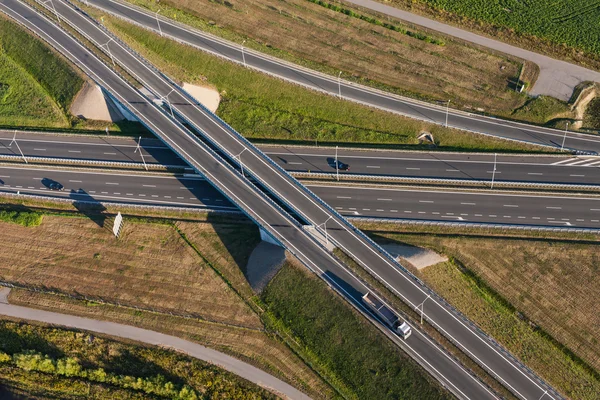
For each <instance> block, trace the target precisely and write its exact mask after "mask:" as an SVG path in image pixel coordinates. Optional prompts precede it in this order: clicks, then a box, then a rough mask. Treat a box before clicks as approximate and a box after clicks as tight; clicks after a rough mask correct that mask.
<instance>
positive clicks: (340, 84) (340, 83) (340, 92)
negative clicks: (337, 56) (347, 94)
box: [338, 71, 342, 99]
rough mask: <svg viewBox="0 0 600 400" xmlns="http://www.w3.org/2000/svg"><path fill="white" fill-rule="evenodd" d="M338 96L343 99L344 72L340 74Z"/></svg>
mask: <svg viewBox="0 0 600 400" xmlns="http://www.w3.org/2000/svg"><path fill="white" fill-rule="evenodd" d="M338 96H339V98H340V99H341V98H342V71H340V73H339V74H338Z"/></svg>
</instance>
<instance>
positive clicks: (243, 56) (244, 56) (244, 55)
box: [242, 39, 247, 68]
mask: <svg viewBox="0 0 600 400" xmlns="http://www.w3.org/2000/svg"><path fill="white" fill-rule="evenodd" d="M244 43H246V40H245V39H244V41H243V42H242V61H243V62H244V68H245V67H247V65H246V54H244Z"/></svg>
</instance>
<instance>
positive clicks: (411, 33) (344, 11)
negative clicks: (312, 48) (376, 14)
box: [308, 0, 446, 46]
mask: <svg viewBox="0 0 600 400" xmlns="http://www.w3.org/2000/svg"><path fill="white" fill-rule="evenodd" d="M308 1H310V2H311V3H314V4H318V5H320V6H321V7H325V8H328V9H330V10H333V11H337V12H339V13H342V14H346V15H347V16H349V17H353V18H358V19H361V20H363V21H366V22H368V23H370V24H373V25H378V26H382V27H384V28H386V29H389V30H392V31H395V32H400V33H402V34H404V35H407V36H410V37H412V38H415V39H419V40H423V41H425V42H427V43H431V44H436V45H438V46H445V45H446V43H445V42H444V41H443V40H441V39H437V38H434V37H431V36H428V35H425V34H424V33H419V32H414V31H411V30H408V29H406V28H404V27H402V26H398V25H392V24H389V23H387V22H383V21H380V20H378V19H377V18H373V17H369V16H367V15H363V14H358V13H356V12H354V11H352V10H350V9H348V8H344V7H340V6H337V5H335V4H331V3H327V2H325V1H322V0H308Z"/></svg>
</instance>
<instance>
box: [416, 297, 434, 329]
mask: <svg viewBox="0 0 600 400" xmlns="http://www.w3.org/2000/svg"><path fill="white" fill-rule="evenodd" d="M430 297H431V296H430V295H427V298H425V300H423V302H422V303H421V304H419V305H418V306H417V310H418V309H419V307H420V308H421V325H423V307H424V306H425V302H426V301H427V300H428V299H429V298H430Z"/></svg>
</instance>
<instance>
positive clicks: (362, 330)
mask: <svg viewBox="0 0 600 400" xmlns="http://www.w3.org/2000/svg"><path fill="white" fill-rule="evenodd" d="M262 300H263V301H264V302H265V303H266V305H267V307H268V310H269V311H270V312H271V313H272V314H273V316H274V317H275V318H276V319H278V320H279V321H280V323H281V324H283V325H284V326H285V327H287V328H288V329H289V331H290V332H291V333H292V334H293V335H294V337H295V338H296V340H297V341H298V342H299V345H300V346H301V347H302V346H305V347H307V348H308V349H310V351H311V352H312V353H313V355H314V357H315V358H316V360H318V363H319V364H320V365H319V366H320V368H322V369H324V370H327V371H328V372H329V375H330V376H332V377H335V378H336V379H337V380H338V382H339V383H341V384H342V385H343V387H342V388H341V390H340V392H341V393H343V394H344V397H346V398H356V399H408V398H422V399H432V400H433V399H445V398H450V397H451V396H450V395H449V394H447V393H445V392H443V391H442V390H440V389H439V387H438V386H437V385H436V384H434V383H433V382H432V381H431V380H432V378H430V377H429V376H428V375H427V374H426V373H425V372H424V371H422V370H421V368H420V367H419V366H418V365H417V364H415V363H414V362H413V361H412V360H410V359H409V358H408V356H406V355H405V354H404V353H402V352H401V351H400V350H399V349H398V348H397V347H395V346H394V345H393V344H392V343H390V342H389V341H388V339H387V338H385V337H384V336H383V335H382V334H381V333H380V332H379V331H378V330H377V329H376V328H375V327H374V326H372V325H370V324H369V323H368V322H367V321H365V320H364V318H363V317H362V316H361V315H359V314H358V313H356V312H354V311H353V310H352V309H351V308H349V306H348V305H347V304H346V303H345V302H344V301H343V300H342V299H340V298H339V297H338V296H337V295H336V294H335V293H333V292H332V291H331V290H330V289H329V288H328V287H327V286H326V285H325V284H324V283H323V282H321V281H320V280H319V279H318V278H317V277H315V276H314V275H312V274H309V273H308V272H307V271H304V270H303V269H301V267H298V266H294V265H292V264H290V263H288V264H287V265H285V266H284V267H283V268H282V269H281V270H280V272H279V273H278V274H277V275H276V277H275V278H274V279H273V281H271V283H270V284H269V285H268V286H267V288H266V289H265V291H264V292H263V295H262Z"/></svg>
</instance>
